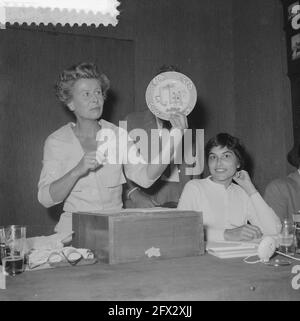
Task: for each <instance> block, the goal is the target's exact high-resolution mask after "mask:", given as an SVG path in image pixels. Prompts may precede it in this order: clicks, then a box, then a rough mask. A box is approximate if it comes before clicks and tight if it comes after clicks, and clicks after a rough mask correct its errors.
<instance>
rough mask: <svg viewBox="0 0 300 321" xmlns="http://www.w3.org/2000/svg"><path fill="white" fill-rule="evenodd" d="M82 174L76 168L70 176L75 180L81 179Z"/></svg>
mask: <svg viewBox="0 0 300 321" xmlns="http://www.w3.org/2000/svg"><path fill="white" fill-rule="evenodd" d="M81 175H82V174H81V173H80V170H79V169H78V168H77V167H74V168H73V169H72V170H71V172H70V176H71V177H73V178H79V177H80V176H81Z"/></svg>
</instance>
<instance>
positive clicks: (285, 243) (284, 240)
mask: <svg viewBox="0 0 300 321" xmlns="http://www.w3.org/2000/svg"><path fill="white" fill-rule="evenodd" d="M294 231H295V226H294V223H293V221H292V220H290V219H285V220H284V221H283V224H282V229H281V233H280V234H279V252H281V253H284V254H287V255H295V242H294V239H295V234H294Z"/></svg>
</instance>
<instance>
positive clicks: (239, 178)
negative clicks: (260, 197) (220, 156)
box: [233, 170, 257, 196]
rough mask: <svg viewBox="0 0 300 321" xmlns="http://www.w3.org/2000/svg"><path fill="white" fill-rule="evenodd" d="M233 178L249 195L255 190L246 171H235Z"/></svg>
mask: <svg viewBox="0 0 300 321" xmlns="http://www.w3.org/2000/svg"><path fill="white" fill-rule="evenodd" d="M233 180H234V181H235V182H236V183H237V184H239V185H240V186H241V187H242V188H243V189H244V190H245V191H246V193H247V194H248V195H249V196H251V195H252V194H254V193H256V192H257V190H256V188H255V186H254V185H253V183H252V181H251V178H250V176H249V174H248V172H246V171H245V170H242V171H239V172H236V174H235V175H234V176H233Z"/></svg>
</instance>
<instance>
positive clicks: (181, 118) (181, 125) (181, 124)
mask: <svg viewBox="0 0 300 321" xmlns="http://www.w3.org/2000/svg"><path fill="white" fill-rule="evenodd" d="M169 121H170V123H171V125H172V128H178V129H186V128H188V121H187V117H186V116H185V115H184V114H183V113H179V112H177V113H174V114H171V115H170V119H169Z"/></svg>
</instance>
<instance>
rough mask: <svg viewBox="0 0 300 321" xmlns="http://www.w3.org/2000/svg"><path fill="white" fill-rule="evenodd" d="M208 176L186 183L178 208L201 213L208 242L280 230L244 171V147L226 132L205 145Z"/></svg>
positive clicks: (243, 237) (260, 234) (256, 236)
mask: <svg viewBox="0 0 300 321" xmlns="http://www.w3.org/2000/svg"><path fill="white" fill-rule="evenodd" d="M205 158H206V161H207V165H208V169H209V172H210V176H208V177H207V178H204V179H195V180H192V181H190V182H188V183H187V184H186V186H185V188H184V190H183V193H182V195H181V197H180V200H179V204H178V210H193V211H199V212H202V214H203V224H204V228H205V234H206V239H207V240H208V241H223V240H228V241H250V240H253V239H256V238H260V237H261V236H262V235H275V234H278V233H279V232H280V229H281V223H280V220H279V218H278V217H277V216H276V214H275V213H274V211H273V210H272V208H270V207H269V206H268V205H267V204H266V202H265V201H264V200H263V198H262V197H261V195H260V194H259V192H258V191H257V190H256V188H255V186H254V185H253V183H252V181H251V179H250V177H249V175H248V172H247V171H245V170H244V165H245V150H244V148H243V146H242V145H241V143H240V142H239V139H238V138H236V137H233V136H231V135H229V134H227V133H220V134H218V135H216V136H215V137H213V138H211V139H210V140H209V141H208V143H207V144H206V146H205Z"/></svg>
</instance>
